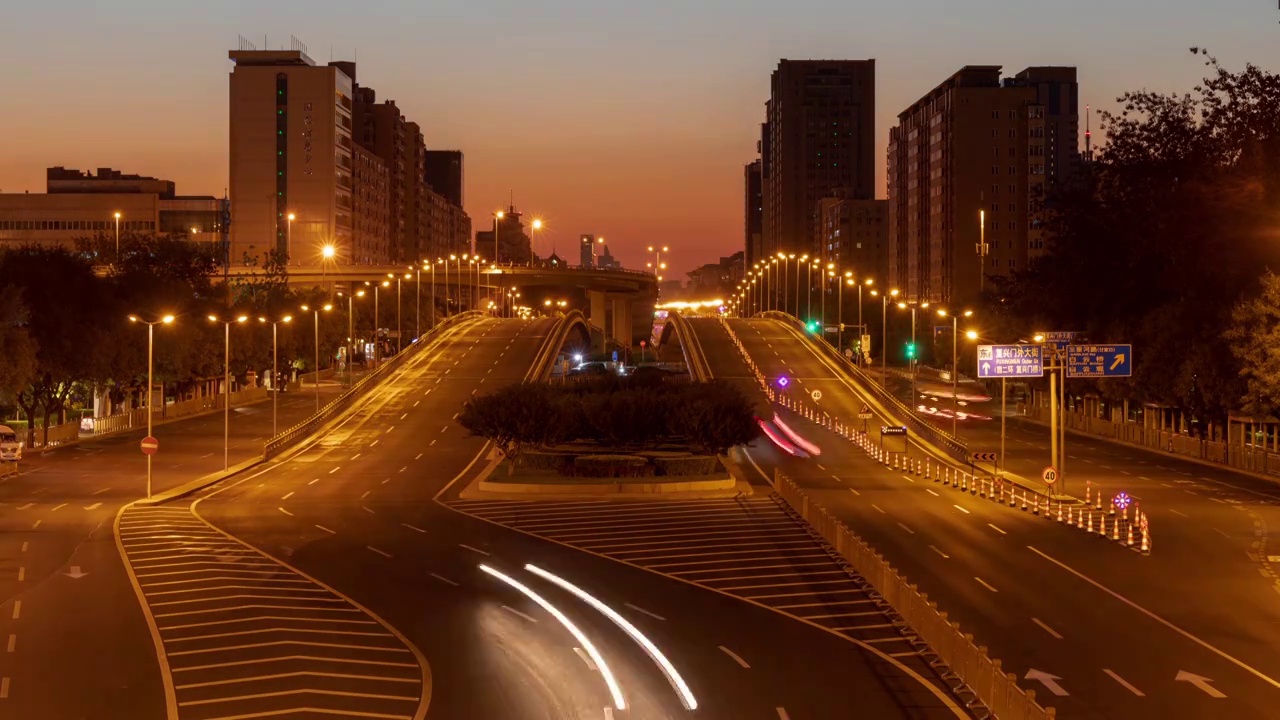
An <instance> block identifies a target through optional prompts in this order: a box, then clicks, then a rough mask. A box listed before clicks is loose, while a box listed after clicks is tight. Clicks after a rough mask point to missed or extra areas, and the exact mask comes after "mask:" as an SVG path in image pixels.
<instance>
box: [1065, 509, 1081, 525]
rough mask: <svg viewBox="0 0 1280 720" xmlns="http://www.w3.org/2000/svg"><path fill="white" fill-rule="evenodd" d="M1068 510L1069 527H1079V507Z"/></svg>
mask: <svg viewBox="0 0 1280 720" xmlns="http://www.w3.org/2000/svg"><path fill="white" fill-rule="evenodd" d="M1068 512H1069V513H1070V514H1071V527H1077V528H1078V527H1080V508H1071V509H1070V510H1069V511H1068Z"/></svg>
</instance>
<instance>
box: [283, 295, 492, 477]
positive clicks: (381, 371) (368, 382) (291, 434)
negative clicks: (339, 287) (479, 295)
mask: <svg viewBox="0 0 1280 720" xmlns="http://www.w3.org/2000/svg"><path fill="white" fill-rule="evenodd" d="M488 316H489V314H488V313H487V312H483V311H480V310H468V311H467V312H464V313H459V314H457V315H452V316H450V317H448V318H446V319H445V320H443V321H441V322H440V323H439V324H437V325H436V326H435V327H434V328H432V329H431V330H430V331H428V332H427V333H426V334H425V335H423V336H422V337H421V338H419V340H418V342H416V343H414V344H413V345H410V346H409V348H407V349H406V350H405V351H403V352H401V353H400V354H399V355H396V356H395V357H393V358H391V359H390V360H388V361H386V362H384V363H383V364H382V365H381V366H379V367H378V368H377V369H376V370H374V371H373V372H371V373H369V374H368V375H365V376H364V377H363V378H361V379H360V381H359V382H357V383H356V384H355V385H352V386H351V388H350V389H349V390H347V391H346V392H345V393H343V394H341V395H339V396H338V397H336V398H334V399H333V400H331V401H329V404H327V405H325V406H324V407H322V408H320V410H319V411H318V412H316V413H314V414H312V415H311V417H309V418H307V419H306V420H303V421H302V422H300V423H298V424H297V425H294V426H293V427H291V428H289V429H288V430H285V431H284V432H282V433H279V434H278V435H276V436H274V437H272V438H271V439H270V440H267V442H266V443H265V444H263V446H262V458H263V459H264V460H270V459H271V458H273V457H275V456H276V455H279V454H280V453H281V452H282V451H284V450H285V448H287V447H289V446H290V445H292V444H293V443H295V442H297V441H298V440H300V439H301V438H304V437H306V436H308V435H310V434H311V432H313V431H314V430H315V429H316V428H318V427H320V425H321V424H322V423H324V422H326V421H328V420H329V419H330V418H332V417H333V416H334V415H335V414H337V412H338V411H339V410H342V409H344V408H345V407H346V406H347V405H348V404H350V403H351V401H353V400H355V399H356V398H359V397H362V396H363V395H364V394H365V393H367V392H368V391H369V389H370V388H372V387H373V386H374V385H375V384H376V383H377V381H379V380H381V379H382V378H383V377H385V376H387V375H388V374H390V373H391V372H393V371H395V370H396V369H397V368H399V367H400V366H401V365H403V364H404V362H405V360H406V359H407V358H408V357H409V356H410V355H414V354H416V352H417V351H421V350H422V349H423V348H425V347H427V345H429V344H431V342H433V341H434V340H435V339H436V338H438V337H439V336H440V334H441V333H443V332H444V331H445V330H446V329H448V328H450V327H453V326H455V325H458V324H460V323H462V322H465V321H467V320H474V319H479V318H483V317H488Z"/></svg>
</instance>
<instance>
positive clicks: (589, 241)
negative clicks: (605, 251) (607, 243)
mask: <svg viewBox="0 0 1280 720" xmlns="http://www.w3.org/2000/svg"><path fill="white" fill-rule="evenodd" d="M578 265H580V266H582V267H584V268H589V267H595V265H596V236H595V235H586V234H584V235H582V236H580V237H579V238H578Z"/></svg>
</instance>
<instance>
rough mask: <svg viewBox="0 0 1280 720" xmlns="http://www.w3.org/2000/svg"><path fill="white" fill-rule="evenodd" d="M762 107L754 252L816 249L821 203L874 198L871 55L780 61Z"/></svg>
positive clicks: (753, 258)
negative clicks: (830, 199) (756, 247)
mask: <svg viewBox="0 0 1280 720" xmlns="http://www.w3.org/2000/svg"><path fill="white" fill-rule="evenodd" d="M766 108H767V109H766V114H767V121H766V122H765V124H764V125H762V126H761V131H762V133H761V138H760V147H759V149H760V153H761V158H760V159H761V168H760V177H761V198H762V202H761V208H762V210H761V234H762V241H761V252H760V253H759V255H760V256H766V255H771V254H773V253H775V252H778V251H782V250H786V251H790V252H804V253H818V252H819V251H820V245H821V238H822V233H821V222H820V217H819V211H820V206H819V201H820V200H822V199H823V198H827V197H845V198H850V199H855V200H869V199H872V198H874V197H875V167H876V165H875V164H876V158H875V60H782V61H780V62H779V63H778V68H777V69H776V70H774V72H773V77H772V82H771V93H770V97H769V102H768V103H767V105H766ZM756 259H758V258H756V257H752V262H755V260H756Z"/></svg>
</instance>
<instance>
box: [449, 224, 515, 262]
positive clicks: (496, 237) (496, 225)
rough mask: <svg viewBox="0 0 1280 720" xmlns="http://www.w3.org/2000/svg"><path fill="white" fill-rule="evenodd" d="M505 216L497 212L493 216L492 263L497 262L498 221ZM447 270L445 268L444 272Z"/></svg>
mask: <svg viewBox="0 0 1280 720" xmlns="http://www.w3.org/2000/svg"><path fill="white" fill-rule="evenodd" d="M506 216H507V214H506V213H505V212H503V211H502V210H499V211H497V212H495V213H494V214H493V261H494V262H498V221H499V220H502V219H503V218H505V217H506ZM448 271H449V269H448V268H445V272H448Z"/></svg>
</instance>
